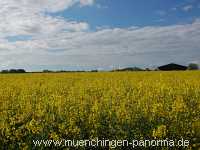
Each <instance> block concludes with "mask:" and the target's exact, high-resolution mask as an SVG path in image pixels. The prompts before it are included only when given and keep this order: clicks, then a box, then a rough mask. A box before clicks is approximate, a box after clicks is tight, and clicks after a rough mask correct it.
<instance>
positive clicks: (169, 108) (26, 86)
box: [0, 71, 200, 149]
mask: <svg viewBox="0 0 200 150" xmlns="http://www.w3.org/2000/svg"><path fill="white" fill-rule="evenodd" d="M97 137H98V138H99V139H128V140H132V139H155V138H156V139H166V138H168V139H181V138H183V139H187V140H189V141H190V146H189V147H187V148H186V149H198V147H199V146H200V72H199V71H185V72H99V73H43V74H42V73H38V74H1V75H0V149H34V143H33V140H35V139H36V140H38V139H40V140H42V139H54V140H59V139H77V140H78V139H93V138H97ZM44 148H45V147H44V145H42V146H40V147H37V149H44ZM79 149H81V148H79ZM82 149H84V148H82ZM119 149H121V148H119ZM143 149H144V148H143ZM147 149H148V148H147ZM160 149H168V148H167V147H164V148H160ZM174 149H176V148H174ZM177 149H178V148H177Z"/></svg>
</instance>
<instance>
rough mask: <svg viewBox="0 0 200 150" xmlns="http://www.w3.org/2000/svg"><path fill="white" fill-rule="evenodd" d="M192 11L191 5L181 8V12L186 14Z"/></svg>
mask: <svg viewBox="0 0 200 150" xmlns="http://www.w3.org/2000/svg"><path fill="white" fill-rule="evenodd" d="M192 9H193V6H192V5H186V6H184V7H183V10H184V11H186V12H188V11H190V10H192Z"/></svg>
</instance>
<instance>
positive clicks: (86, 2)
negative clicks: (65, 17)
mask: <svg viewBox="0 0 200 150" xmlns="http://www.w3.org/2000/svg"><path fill="white" fill-rule="evenodd" d="M80 4H81V6H87V5H93V4H94V0H80Z"/></svg>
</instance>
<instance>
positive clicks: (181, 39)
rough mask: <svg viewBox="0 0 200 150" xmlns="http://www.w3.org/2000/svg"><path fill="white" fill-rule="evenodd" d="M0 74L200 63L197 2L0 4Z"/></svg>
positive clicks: (1, 0) (28, 0)
mask: <svg viewBox="0 0 200 150" xmlns="http://www.w3.org/2000/svg"><path fill="white" fill-rule="evenodd" d="M0 7H1V8H0V64H1V65H0V69H1V70H2V69H10V68H25V69H26V70H29V71H38V70H43V69H54V70H61V69H68V70H83V69H113V68H119V67H130V66H139V67H155V66H158V65H162V64H165V63H171V62H174V63H180V64H184V65H186V64H188V63H191V62H195V63H200V1H199V0H148V1H147V0H0Z"/></svg>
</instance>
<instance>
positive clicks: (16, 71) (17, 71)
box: [1, 69, 26, 73]
mask: <svg viewBox="0 0 200 150" xmlns="http://www.w3.org/2000/svg"><path fill="white" fill-rule="evenodd" d="M1 73H26V70H24V69H10V70H2V71H1Z"/></svg>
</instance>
